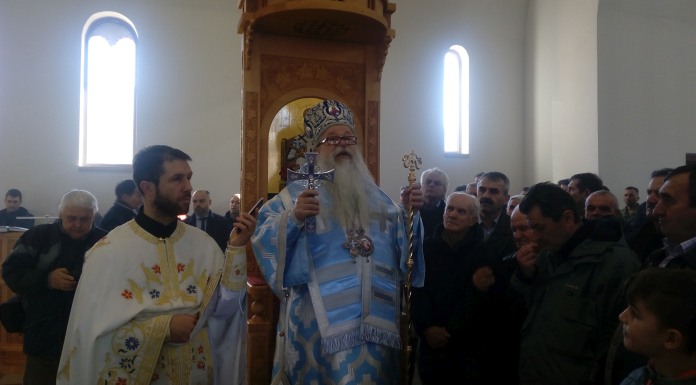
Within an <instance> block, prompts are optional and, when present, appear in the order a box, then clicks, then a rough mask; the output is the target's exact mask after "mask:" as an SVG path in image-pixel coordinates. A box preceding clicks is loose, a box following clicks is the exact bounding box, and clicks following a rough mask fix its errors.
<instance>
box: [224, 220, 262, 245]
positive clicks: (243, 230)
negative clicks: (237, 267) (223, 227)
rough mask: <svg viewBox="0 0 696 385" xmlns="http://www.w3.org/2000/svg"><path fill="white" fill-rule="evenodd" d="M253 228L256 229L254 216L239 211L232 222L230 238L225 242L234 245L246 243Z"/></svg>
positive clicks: (252, 232)
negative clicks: (235, 219) (232, 227)
mask: <svg viewBox="0 0 696 385" xmlns="http://www.w3.org/2000/svg"><path fill="white" fill-rule="evenodd" d="M254 229H256V217H255V216H253V215H251V214H247V213H240V214H239V216H238V217H237V221H236V222H235V223H234V229H233V230H232V231H231V232H230V239H229V241H227V244H228V245H230V246H235V247H239V246H244V245H246V244H247V242H249V239H251V236H252V234H254Z"/></svg>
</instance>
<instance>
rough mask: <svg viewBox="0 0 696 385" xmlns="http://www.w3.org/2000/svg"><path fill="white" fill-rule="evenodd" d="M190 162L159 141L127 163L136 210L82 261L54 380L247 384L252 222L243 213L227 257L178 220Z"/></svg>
mask: <svg viewBox="0 0 696 385" xmlns="http://www.w3.org/2000/svg"><path fill="white" fill-rule="evenodd" d="M190 160H191V158H190V157H189V156H188V155H187V154H186V153H184V152H183V151H181V150H178V149H174V148H171V147H169V146H163V145H155V146H150V147H146V148H144V149H143V150H141V151H139V152H138V153H137V154H136V155H135V157H134V158H133V179H134V180H135V183H136V184H137V185H138V188H139V189H140V191H141V192H142V194H143V198H144V204H143V209H142V210H140V212H139V213H138V216H137V217H135V220H133V221H130V222H128V224H126V225H124V226H119V227H117V228H115V229H114V230H112V231H111V232H110V233H109V235H108V236H107V237H105V238H104V239H103V240H102V241H100V242H99V243H97V244H96V245H95V246H94V247H93V248H92V250H90V252H89V253H88V254H87V256H86V257H85V266H84V272H83V274H82V280H81V281H80V285H79V286H78V288H77V293H76V294H75V303H74V306H73V309H72V312H71V313H70V323H69V324H68V331H67V335H66V340H65V341H66V342H65V346H63V352H62V355H61V361H60V368H59V374H58V384H61V385H68V384H112V383H113V384H116V383H123V384H155V385H157V384H225V385H239V384H243V383H245V379H244V368H245V358H244V352H245V341H246V340H245V336H246V317H245V314H244V306H245V299H246V252H245V250H246V248H245V244H246V243H247V242H248V240H249V238H250V237H251V233H252V231H253V229H254V227H255V224H256V221H255V219H254V217H253V216H251V215H249V214H246V213H244V214H242V217H240V219H239V220H238V221H237V224H236V227H237V229H239V231H233V232H232V233H231V235H230V241H229V244H230V247H229V248H228V249H227V251H226V253H225V255H223V253H222V251H220V248H219V247H218V246H217V244H215V242H214V241H213V240H212V239H211V238H210V237H209V236H208V235H206V234H205V233H204V232H202V231H201V230H199V229H197V228H194V227H191V226H188V225H186V224H184V223H182V222H181V221H179V220H178V218H177V216H178V215H181V214H184V213H186V212H187V211H188V207H189V203H190V201H191V190H192V189H191V181H190V180H191V176H192V175H193V172H192V171H191V167H190V166H189V163H188V161H190Z"/></svg>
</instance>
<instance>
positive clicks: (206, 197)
mask: <svg viewBox="0 0 696 385" xmlns="http://www.w3.org/2000/svg"><path fill="white" fill-rule="evenodd" d="M211 203H212V199H210V193H209V192H208V191H207V190H196V191H194V192H193V195H191V205H192V206H193V214H192V215H189V216H188V217H187V218H186V220H185V221H184V222H185V223H186V224H188V225H191V226H193V227H198V228H199V229H201V230H203V231H205V232H206V233H208V235H210V236H211V237H212V238H213V239H214V240H215V242H216V243H217V244H218V246H220V249H221V250H222V251H225V249H226V248H227V240H228V239H229V238H230V231H232V225H231V224H230V223H229V222H227V220H226V219H225V217H223V216H222V215H218V214H215V213H214V212H212V211H211V210H210V204H211Z"/></svg>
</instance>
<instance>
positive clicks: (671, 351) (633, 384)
mask: <svg viewBox="0 0 696 385" xmlns="http://www.w3.org/2000/svg"><path fill="white" fill-rule="evenodd" d="M626 300H627V302H628V304H629V305H628V308H626V310H624V311H623V312H622V313H621V314H620V315H619V320H621V322H622V323H623V335H624V345H625V346H626V349H628V350H630V351H633V352H636V353H639V354H643V355H645V356H647V357H648V358H649V362H648V365H647V366H645V367H643V368H639V369H636V370H634V371H633V372H632V373H631V374H630V375H629V376H628V377H626V379H624V380H623V382H622V383H621V385H666V384H670V385H677V384H679V385H686V384H696V353H695V352H696V271H692V270H675V269H665V268H651V269H646V270H643V271H641V272H639V273H637V274H636V275H635V276H634V277H633V278H632V279H631V281H629V283H628V288H627V291H626Z"/></svg>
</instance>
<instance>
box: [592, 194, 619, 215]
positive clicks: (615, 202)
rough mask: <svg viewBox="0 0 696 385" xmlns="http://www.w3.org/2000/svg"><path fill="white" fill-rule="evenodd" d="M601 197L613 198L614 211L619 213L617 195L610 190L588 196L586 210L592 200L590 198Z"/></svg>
mask: <svg viewBox="0 0 696 385" xmlns="http://www.w3.org/2000/svg"><path fill="white" fill-rule="evenodd" d="M600 195H605V196H608V197H610V198H611V206H612V207H611V208H612V209H614V210H615V211H619V200H618V199H616V195H614V193H612V192H611V191H609V190H597V191H595V192H593V193H592V194H590V195H588V196H587V199H585V208H587V201H589V200H590V197H593V196H600Z"/></svg>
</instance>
